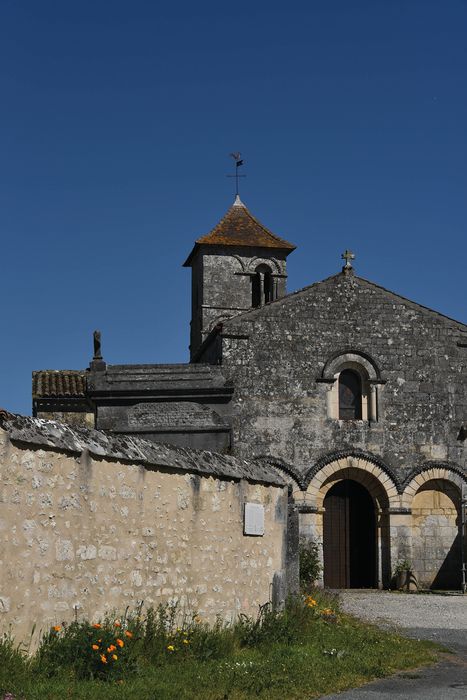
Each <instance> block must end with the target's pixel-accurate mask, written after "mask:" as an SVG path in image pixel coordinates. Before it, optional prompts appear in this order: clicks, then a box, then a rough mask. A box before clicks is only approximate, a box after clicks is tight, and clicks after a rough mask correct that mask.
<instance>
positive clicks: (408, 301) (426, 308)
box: [223, 272, 467, 330]
mask: <svg viewBox="0 0 467 700" xmlns="http://www.w3.org/2000/svg"><path fill="white" fill-rule="evenodd" d="M345 276H346V275H345V273H343V272H337V273H335V274H334V275H330V276H329V277H325V278H324V279H322V280H318V281H317V282H313V283H312V284H308V285H306V286H305V287H301V288H300V289H297V290H295V291H294V292H290V293H289V294H286V295H285V296H283V297H280V298H279V299H274V301H270V302H268V303H267V304H265V305H264V306H261V307H256V308H253V309H248V310H247V311H240V312H239V313H238V314H235V316H230V317H229V318H228V319H225V321H223V325H224V326H225V325H226V324H228V323H229V322H230V321H233V320H235V319H238V318H240V317H245V316H247V315H248V314H255V313H256V314H260V313H261V312H262V311H264V310H265V309H267V308H269V307H271V306H275V305H276V304H280V303H282V302H285V301H287V300H288V299H290V298H291V297H294V296H296V295H298V294H303V293H304V292H307V291H309V290H310V289H312V288H313V287H317V286H319V285H321V284H324V283H326V282H330V281H331V280H332V279H335V278H337V277H343V278H344V277H345ZM351 278H352V279H356V280H359V281H360V282H364V283H365V284H368V285H370V286H371V287H375V288H376V289H379V290H381V291H382V292H385V293H386V294H390V295H391V296H393V297H396V298H397V299H400V300H402V301H403V302H404V303H406V304H410V305H411V306H414V307H416V308H417V309H421V310H422V311H424V312H428V313H430V314H435V315H436V316H439V317H440V318H441V319H443V320H445V321H449V322H451V323H455V324H456V325H457V326H462V327H463V328H465V329H466V330H467V324H466V323H463V321H458V320H457V319H455V318H452V317H451V316H447V315H446V314H443V313H442V312H441V311H436V309H432V308H431V307H429V306H425V305H424V304H420V303H419V302H417V301H413V300H412V299H408V298H407V297H404V296H403V295H402V294H398V293H397V292H393V291H392V290H391V289H387V288H386V287H383V286H382V285H380V284H377V283H376V282H372V281H371V280H367V279H366V278H365V277H360V276H359V275H355V274H353V275H352V277H351Z"/></svg>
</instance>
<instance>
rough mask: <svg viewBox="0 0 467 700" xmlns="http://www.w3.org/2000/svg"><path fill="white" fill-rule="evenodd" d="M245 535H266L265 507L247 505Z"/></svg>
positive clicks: (258, 504) (244, 523)
mask: <svg viewBox="0 0 467 700" xmlns="http://www.w3.org/2000/svg"><path fill="white" fill-rule="evenodd" d="M243 534H244V535H256V537H262V536H263V535H264V506H262V505H261V504H260V503H245V512H244V522H243Z"/></svg>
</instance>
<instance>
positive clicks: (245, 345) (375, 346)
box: [201, 274, 467, 480]
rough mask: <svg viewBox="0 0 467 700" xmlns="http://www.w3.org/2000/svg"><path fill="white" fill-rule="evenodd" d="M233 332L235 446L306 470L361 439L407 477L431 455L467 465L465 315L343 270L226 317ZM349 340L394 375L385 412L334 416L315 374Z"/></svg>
mask: <svg viewBox="0 0 467 700" xmlns="http://www.w3.org/2000/svg"><path fill="white" fill-rule="evenodd" d="M223 335H224V338H223V347H222V365H223V371H224V373H225V376H226V379H227V380H232V381H233V382H234V383H235V395H234V400H233V406H232V423H233V453H234V454H237V455H242V456H246V455H248V456H249V457H251V456H255V455H257V456H259V455H268V456H272V457H274V458H276V459H277V460H279V461H283V462H284V463H285V464H289V465H292V466H293V467H295V468H296V469H297V470H298V471H301V472H302V473H303V472H306V471H308V470H309V469H311V468H312V467H313V466H314V465H315V464H316V463H317V462H318V460H319V459H320V458H322V457H323V456H325V455H328V454H329V453H332V452H333V451H339V450H348V449H353V450H362V451H365V452H368V453H372V454H374V455H377V456H378V457H380V458H381V459H382V460H383V461H384V463H385V464H386V465H387V466H388V467H389V468H391V469H392V470H393V472H394V474H396V475H397V478H398V479H400V480H403V479H404V478H406V477H408V476H409V474H411V473H413V472H414V471H415V470H416V468H417V467H418V466H419V465H420V464H422V463H426V462H427V461H438V462H439V461H447V462H450V463H451V464H453V465H455V466H456V465H457V467H460V468H461V469H464V470H465V469H466V466H467V458H466V449H465V436H464V439H462V437H460V435H459V431H460V428H461V426H462V425H463V424H465V421H466V418H467V347H466V338H467V326H465V325H463V324H461V323H456V322H455V321H452V320H450V319H448V318H446V317H444V316H441V315H440V314H437V313H436V312H433V311H430V310H428V309H425V308H423V307H421V306H419V305H417V304H414V303H412V302H410V301H407V300H405V299H403V298H402V297H399V296H397V295H395V294H392V293H391V292H388V291H386V290H384V289H382V288H381V287H378V286H377V285H375V284H372V283H370V282H367V281H366V280H363V279H361V278H358V277H355V276H353V275H352V274H350V275H344V274H338V275H335V276H334V277H331V278H329V279H327V280H325V281H323V282H320V283H317V284H315V285H312V286H311V287H308V288H305V289H304V290H301V291H300V292H297V293H295V294H289V295H288V296H287V297H285V298H284V299H281V300H279V301H276V302H274V303H272V304H269V305H266V306H265V307H264V308H262V309H258V310H252V311H250V312H247V313H245V314H242V315H240V316H238V317H236V318H233V319H230V320H229V321H226V322H225V323H224V330H223ZM349 350H355V351H359V352H362V353H366V354H367V355H369V356H371V358H372V359H373V360H374V362H376V364H377V366H378V367H379V369H380V372H381V376H382V378H383V380H385V384H380V385H378V387H377V393H378V399H377V403H378V406H377V412H378V420H377V421H376V422H369V421H363V420H354V421H341V420H337V419H333V418H330V417H328V414H327V410H326V393H327V391H328V386H329V385H328V384H326V383H322V382H320V381H317V379H319V378H320V376H321V373H322V371H323V367H324V366H325V363H326V362H327V361H328V360H329V359H330V358H331V357H332V356H333V354H334V353H338V352H345V351H349ZM202 359H203V358H201V361H202Z"/></svg>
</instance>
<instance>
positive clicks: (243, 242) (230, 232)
mask: <svg viewBox="0 0 467 700" xmlns="http://www.w3.org/2000/svg"><path fill="white" fill-rule="evenodd" d="M200 245H224V246H245V247H255V248H273V249H276V250H285V251H289V252H292V251H293V250H295V248H296V246H294V245H293V243H289V241H286V240H285V239H284V238H280V236H277V235H276V234H275V233H272V231H270V230H269V229H268V228H267V227H266V226H264V224H262V223H261V222H260V221H259V220H258V219H257V218H256V217H255V216H253V214H252V213H251V212H250V211H249V209H248V208H247V207H246V205H245V204H244V203H243V202H242V200H241V199H240V197H239V196H238V195H237V196H236V198H235V201H234V203H233V204H232V206H231V207H230V208H229V209H228V210H227V212H226V213H225V214H224V216H223V217H222V219H221V220H220V221H219V222H218V223H217V224H216V225H215V226H214V228H212V229H211V231H209V233H207V234H205V235H204V236H201V237H200V238H197V239H196V241H195V245H194V248H193V250H192V251H191V253H190V255H189V256H188V258H187V259H186V261H185V262H184V266H185V267H187V266H188V265H189V264H190V261H191V258H192V257H193V255H194V253H195V251H196V250H197V249H198V248H199V246H200Z"/></svg>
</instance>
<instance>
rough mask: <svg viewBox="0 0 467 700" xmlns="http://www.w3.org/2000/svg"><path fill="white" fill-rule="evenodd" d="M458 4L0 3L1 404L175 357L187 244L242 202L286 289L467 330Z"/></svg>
mask: <svg viewBox="0 0 467 700" xmlns="http://www.w3.org/2000/svg"><path fill="white" fill-rule="evenodd" d="M466 36H467V2H466V0H449V1H448V2H441V1H436V2H435V1H431V0H352V1H351V2H350V1H349V0H335V1H333V0H322V1H321V2H318V1H315V0H308V1H307V2H294V1H293V0H291V1H290V2H287V3H285V2H280V3H279V2H274V1H271V0H269V2H263V1H262V0H258V1H257V0H249V1H248V2H244V1H243V0H239V1H238V2H236V3H226V2H219V0H218V1H217V2H204V1H203V0H200V1H199V2H197V3H193V2H186V1H182V2H172V3H168V2H165V3H160V2H153V1H149V0H146V1H141V0H132V1H131V2H130V1H129V0H128V1H126V2H122V1H119V0H112V2H110V0H107V1H106V2H104V1H102V0H93V1H92V2H90V1H88V0H80V2H63V1H61V0H57V1H56V2H52V1H51V0H41V1H40V2H37V0H29V1H28V0H23V1H21V0H1V1H0V100H1V102H0V104H1V110H0V236H1V245H2V248H1V249H2V265H1V270H2V302H3V303H2V305H1V316H2V329H3V342H2V343H1V346H0V353H1V364H0V368H1V369H0V406H4V407H6V408H8V409H9V410H11V411H16V412H22V413H29V412H30V410H31V388H30V381H31V371H32V370H33V369H44V368H78V369H79V368H84V367H86V366H87V364H88V362H89V360H90V356H91V353H92V331H93V330H94V329H95V328H99V329H100V330H101V331H102V337H103V354H104V357H105V359H106V360H107V361H108V362H110V363H125V362H184V361H186V360H187V359H188V350H187V348H188V334H189V309H190V299H189V294H190V291H189V281H190V280H189V276H190V273H189V271H188V270H186V269H184V268H182V267H181V264H182V263H183V261H184V260H185V258H186V256H187V254H188V253H189V251H190V250H191V247H192V245H193V242H194V240H195V238H197V237H198V236H200V235H202V234H204V233H206V232H207V231H208V230H209V229H210V228H211V227H212V226H213V225H214V224H215V223H216V222H217V221H218V219H219V218H220V217H221V216H222V215H223V214H224V212H225V210H226V209H227V208H228V207H229V206H230V204H231V203H232V201H233V182H232V180H229V179H227V178H226V177H225V175H226V174H227V173H228V172H230V171H231V162H230V160H229V158H228V154H229V152H230V151H232V150H240V151H241V152H242V154H243V156H244V158H245V168H244V172H245V174H247V176H248V177H247V178H246V179H245V180H243V181H242V184H241V194H242V199H243V200H244V201H245V203H246V204H247V205H248V207H249V208H250V210H251V211H252V212H253V213H254V214H255V215H256V216H257V217H258V218H259V219H260V220H261V221H263V223H264V224H266V225H267V226H268V227H270V228H271V229H272V230H273V231H275V232H276V233H277V234H278V235H280V236H283V237H285V238H287V239H288V240H290V241H292V242H293V243H295V244H296V245H297V246H298V250H297V251H296V252H295V253H293V254H292V255H291V256H290V258H289V290H290V291H292V290H294V289H298V288H300V287H302V286H304V285H306V284H309V283H311V282H314V281H316V280H319V279H322V278H324V277H326V276H328V275H330V274H333V273H335V272H337V271H338V270H339V269H340V266H341V260H340V254H341V252H342V251H343V250H344V249H345V248H346V247H350V248H351V249H352V250H354V252H355V253H356V256H357V257H356V261H355V267H356V270H357V273H358V274H360V275H361V276H363V277H365V278H367V279H371V280H373V281H375V282H377V283H379V284H382V285H384V286H386V287H389V288H390V289H392V290H394V291H396V292H398V293H400V294H402V295H404V296H407V297H409V298H412V299H413V300H415V301H418V302H420V303H422V304H424V305H426V306H430V307H433V308H435V309H437V310H439V311H441V312H442V313H445V314H447V315H449V316H451V317H454V318H457V319H459V320H460V321H463V322H467V311H466V284H465V277H466V275H465V266H466V264H467V242H466V241H467V236H466V221H467V200H466V195H467V138H466V126H465V125H466V124H467V41H466Z"/></svg>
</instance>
